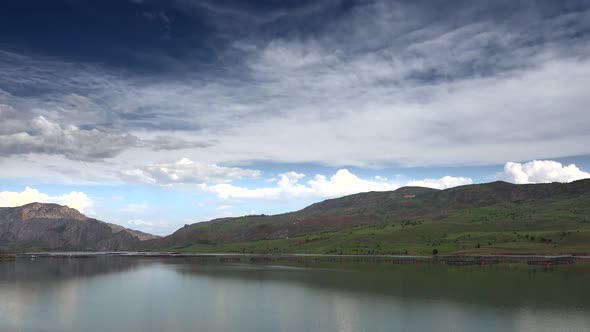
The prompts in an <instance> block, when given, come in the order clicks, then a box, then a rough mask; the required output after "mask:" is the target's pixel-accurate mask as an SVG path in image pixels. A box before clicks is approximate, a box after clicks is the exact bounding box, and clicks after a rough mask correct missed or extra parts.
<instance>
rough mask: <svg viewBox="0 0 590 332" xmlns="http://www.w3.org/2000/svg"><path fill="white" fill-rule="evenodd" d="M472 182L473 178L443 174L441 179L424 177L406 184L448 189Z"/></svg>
mask: <svg viewBox="0 0 590 332" xmlns="http://www.w3.org/2000/svg"><path fill="white" fill-rule="evenodd" d="M472 183H473V180H472V179H470V178H464V177H454V176H443V177H442V178H440V179H424V180H418V181H411V182H408V183H407V184H406V185H408V186H416V187H427V188H434V189H446V188H451V187H457V186H464V185H467V184H472Z"/></svg>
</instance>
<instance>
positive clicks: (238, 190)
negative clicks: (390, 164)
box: [208, 169, 473, 199]
mask: <svg viewBox="0 0 590 332" xmlns="http://www.w3.org/2000/svg"><path fill="white" fill-rule="evenodd" d="M304 177H305V175H304V174H302V173H296V172H288V173H283V174H279V181H278V182H277V184H276V186H275V187H264V188H254V189H249V188H244V187H239V186H234V185H232V184H227V183H223V184H218V185H213V186H209V187H208V189H209V190H210V191H213V192H215V193H217V194H218V195H219V197H221V198H225V199H228V198H249V199H277V198H301V197H339V196H344V195H349V194H354V193H359V192H367V191H387V190H395V189H397V188H399V187H401V186H402V185H412V186H422V187H430V188H435V189H446V188H450V187H454V186H459V185H465V184H470V183H472V182H473V181H472V180H471V179H470V178H464V177H451V176H445V177H442V178H440V179H425V180H420V181H410V182H408V183H405V184H404V183H399V182H387V181H386V180H385V178H383V177H379V178H378V179H376V180H375V181H373V180H365V179H362V178H360V177H358V176H357V175H355V174H353V173H351V172H350V171H348V170H347V169H340V170H338V171H337V172H336V173H335V174H334V175H332V176H331V177H330V178H327V177H326V176H324V175H320V174H317V175H315V176H314V177H313V178H312V179H311V180H309V181H307V182H306V183H304V184H303V183H300V180H301V179H303V178H304Z"/></svg>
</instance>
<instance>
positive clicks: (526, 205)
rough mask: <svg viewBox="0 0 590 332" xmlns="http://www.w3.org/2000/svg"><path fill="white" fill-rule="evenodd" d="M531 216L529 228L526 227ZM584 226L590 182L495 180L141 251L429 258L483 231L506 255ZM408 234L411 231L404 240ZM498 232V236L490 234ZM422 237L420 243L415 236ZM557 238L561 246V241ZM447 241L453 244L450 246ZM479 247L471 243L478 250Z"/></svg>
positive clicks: (390, 194) (342, 206)
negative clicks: (530, 239)
mask: <svg viewBox="0 0 590 332" xmlns="http://www.w3.org/2000/svg"><path fill="white" fill-rule="evenodd" d="M525 217H526V218H527V219H526V222H521V221H522V220H521V219H522V218H525ZM523 220H524V219H523ZM548 220H551V223H548ZM586 221H588V222H589V223H590V179H586V180H580V181H575V182H572V183H547V184H525V185H517V184H511V183H507V182H503V181H496V182H491V183H484V184H474V185H465V186H460V187H454V188H450V189H446V190H436V189H430V188H422V187H403V188H399V189H397V190H394V191H383V192H367V193H359V194H353V195H348V196H344V197H341V198H335V199H328V200H325V201H322V202H318V203H315V204H312V205H310V206H308V207H306V208H304V209H302V210H299V211H296V212H290V213H284V214H278V215H273V216H266V215H253V216H244V217H237V218H222V219H216V220H211V221H209V222H201V223H196V224H192V225H187V226H185V227H183V228H181V229H179V230H178V231H176V232H174V233H173V234H171V235H169V236H166V237H162V238H159V239H154V240H149V241H145V242H142V243H141V244H140V248H143V249H152V250H156V249H158V250H162V249H170V250H189V251H242V252H310V253H311V252H313V253H330V252H331V253H333V252H342V251H343V250H344V252H347V251H346V250H349V251H348V252H347V253H364V254H366V253H371V252H370V249H367V250H364V249H363V245H365V244H363V243H362V242H363V241H365V242H366V245H365V246H366V247H367V248H372V247H374V246H375V247H376V244H379V247H380V248H384V247H389V248H392V249H391V250H390V251H387V250H379V253H403V252H405V251H407V249H404V248H400V251H396V250H397V248H398V247H407V248H409V249H411V248H416V249H412V250H411V251H413V252H415V253H424V252H425V251H426V252H430V251H432V248H428V249H426V244H428V247H432V244H433V243H434V244H438V243H440V245H439V247H442V248H441V250H446V251H447V252H458V251H461V250H466V249H474V248H467V247H469V246H471V242H474V241H476V240H474V239H475V238H473V236H475V235H470V236H472V240H473V241H471V240H470V241H466V240H465V241H464V239H461V240H457V241H455V240H451V239H450V235H449V234H450V232H456V233H461V232H462V231H463V232H472V233H476V232H477V231H478V230H481V231H485V232H490V233H489V234H486V235H485V236H483V235H482V238H481V239H479V240H477V241H479V242H483V243H484V244H485V246H488V247H487V248H488V249H489V250H492V249H493V250H499V251H505V250H504V249H506V250H511V248H513V247H514V250H516V251H519V250H521V249H522V250H527V248H524V247H527V246H529V247H530V246H531V243H527V246H525V245H524V244H522V245H521V244H518V245H516V247H515V246H514V245H512V243H513V242H514V241H516V242H518V240H517V239H520V238H518V237H515V235H516V233H518V232H519V231H529V230H530V231H529V232H530V233H542V232H546V233H547V234H548V235H547V236H549V234H551V235H552V236H553V237H557V235H555V234H561V232H563V231H564V230H566V233H567V230H570V232H571V230H572V229H574V230H576V231H577V232H578V234H579V236H582V235H583V236H586V235H588V239H589V240H590V227H589V226H590V225H589V224H587V223H585V222H586ZM491 222H495V224H494V225H492V226H494V227H490V223H491ZM406 224H407V225H411V226H414V227H412V229H414V230H415V231H412V232H409V231H408V229H409V228H410V227H406V226H405V225H406ZM371 225H373V226H371ZM379 225H392V229H393V227H395V225H401V226H402V227H399V228H397V229H396V230H400V229H402V228H403V229H404V231H403V232H402V233H399V232H397V231H396V232H394V233H395V234H394V233H391V234H390V236H389V235H384V234H381V233H382V232H381V231H378V228H379V227H382V226H379ZM359 226H361V228H363V227H364V228H366V229H367V230H375V232H373V233H374V238H375V240H373V239H372V238H371V237H370V236H365V235H362V234H355V232H356V230H357V229H358V227H359ZM445 229H447V231H445ZM345 230H349V231H348V233H350V234H349V235H350V236H349V237H348V238H347V237H346V236H343V234H342V233H343V231H345ZM420 230H422V231H420ZM515 232H516V233H515ZM580 232H582V233H580ZM386 233H387V232H386ZM398 233H399V234H398ZM404 233H408V234H407V237H406V238H405V239H404V238H403V235H404ZM418 233H421V234H418ZM492 233H494V234H495V235H491V234H492ZM503 233H506V234H503ZM314 234H324V235H322V236H319V238H320V239H319V240H318V239H316V238H314V240H313V242H314V245H311V244H310V243H311V242H310V239H311V238H310V237H309V236H310V235H314ZM388 234H389V233H388ZM500 234H502V236H500ZM381 235H383V236H381ZM505 235H506V236H505ZM387 236H389V238H387ZM416 236H417V237H418V238H411V237H416ZM458 236H459V235H458ZM494 236H495V237H494ZM523 236H524V234H523ZM306 237H307V238H306ZM559 238H560V240H562V237H560V236H559ZM572 238H573V237H570V239H572ZM306 239H307V240H306ZM584 239H585V238H584ZM546 240H547V241H549V239H546ZM306 241H307V242H306ZM343 241H344V242H343ZM355 241H356V242H355ZM394 241H395V242H394ZM449 241H452V242H453V243H445V242H449ZM477 241H476V242H474V244H473V245H475V246H476V245H477V243H478V242H477ZM503 241H505V242H506V248H501V247H498V248H491V246H492V244H498V243H503ZM557 241H558V240H551V246H543V247H542V248H541V249H542V250H543V251H556V252H557V251H559V250H564V249H563V248H568V247H566V246H562V247H561V249H560V244H559V243H558V242H557ZM580 241H582V239H580ZM353 242H355V243H356V244H355V247H354V250H356V251H354V250H352V249H351V248H352V245H351V243H353ZM582 242H583V241H582ZM582 242H579V243H578V242H576V243H573V244H575V245H578V244H580V243H581V244H582V246H581V247H580V250H588V252H590V242H586V243H585V244H584V243H582ZM488 243H490V245H488ZM562 244H563V242H562ZM568 245H570V244H568ZM519 246H522V247H523V248H519ZM556 246H557V247H556ZM445 247H448V249H445ZM537 247H538V246H537ZM570 247H571V245H570ZM343 248H349V249H343ZM481 248H482V245H481V243H479V248H475V249H481ZM535 248H536V247H535ZM535 248H531V250H535ZM568 250H570V249H568ZM572 250H573V249H572ZM373 253H375V250H373Z"/></svg>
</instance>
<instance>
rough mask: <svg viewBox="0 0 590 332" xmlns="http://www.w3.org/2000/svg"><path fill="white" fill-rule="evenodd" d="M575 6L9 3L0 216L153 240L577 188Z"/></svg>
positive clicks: (584, 80) (581, 141) (589, 24)
mask: <svg viewBox="0 0 590 332" xmlns="http://www.w3.org/2000/svg"><path fill="white" fill-rule="evenodd" d="M589 32H590V5H589V4H588V2H587V1H494V2H488V1H453V2H448V1H381V0H373V1H344V0H325V1H281V2H277V1H191V0H171V1H160V0H129V1H124V0H117V1H114V0H106V1H96V0H78V1H70V0H61V1H60V0H58V1H51V2H49V1H32V0H20V1H6V3H5V4H3V10H2V12H1V13H0V170H1V172H0V206H14V205H18V204H24V203H26V202H30V201H47V202H57V203H60V204H68V205H69V206H72V207H75V208H78V209H80V210H82V211H83V212H84V213H86V214H88V215H91V216H94V217H97V218H100V219H102V220H105V221H110V222H116V223H119V224H121V225H124V226H127V227H131V228H136V229H140V230H145V231H148V232H153V233H157V234H169V233H171V232H172V231H174V230H175V229H177V228H179V227H181V226H182V225H184V224H187V223H194V222H199V221H204V220H209V219H211V218H216V217H227V216H238V215H243V214H251V213H265V214H271V213H280V212H286V211H290V210H295V209H299V208H302V207H304V206H306V205H308V204H310V203H313V202H316V201H319V200H322V199H326V198H332V197H339V196H342V195H346V194H351V193H356V192H362V191H369V190H394V189H396V188H398V187H400V186H404V185H420V186H429V187H434V188H439V189H444V188H449V187H453V186H457V185H465V184H470V183H480V182H489V181H494V180H505V181H510V182H513V183H537V182H552V181H560V182H568V181H573V180H576V179H581V178H586V177H590V174H589V173H588V172H590V158H589V156H590V144H588V142H590V131H589V130H588V128H589V127H590V112H588V108H587V105H589V104H590V95H589V94H588V88H587V87H588V86H590V51H588V50H589V49H590V47H589V46H590V38H589Z"/></svg>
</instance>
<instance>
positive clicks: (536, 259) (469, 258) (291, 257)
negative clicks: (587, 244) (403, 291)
mask: <svg viewBox="0 0 590 332" xmlns="http://www.w3.org/2000/svg"><path fill="white" fill-rule="evenodd" d="M10 256H11V257H13V259H37V258H61V259H82V258H98V257H127V258H157V259H171V258H185V259H193V260H195V261H198V262H208V263H376V264H399V265H412V264H443V265H458V266H462V265H481V266H487V265H496V264H528V265H541V266H555V265H573V264H575V263H576V262H577V261H579V260H582V261H590V256H574V255H461V256H453V255H436V256H432V255H430V256H420V255H316V254H239V253H204V254H203V253H179V252H101V251H92V252H84V251H76V252H26V253H15V254H12V255H10Z"/></svg>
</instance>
